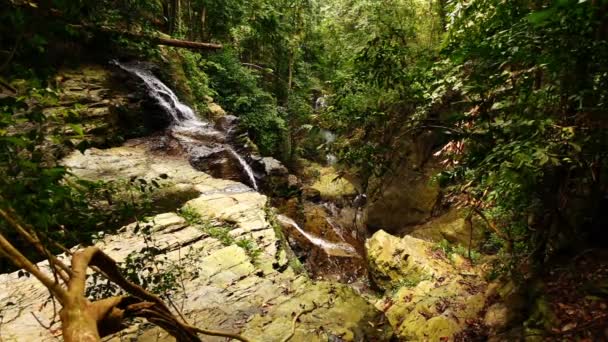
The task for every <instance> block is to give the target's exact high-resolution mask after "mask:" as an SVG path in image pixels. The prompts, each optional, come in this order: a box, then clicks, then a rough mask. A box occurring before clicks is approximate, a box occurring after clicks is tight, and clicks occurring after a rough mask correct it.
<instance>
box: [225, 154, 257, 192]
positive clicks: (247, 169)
mask: <svg viewBox="0 0 608 342" xmlns="http://www.w3.org/2000/svg"><path fill="white" fill-rule="evenodd" d="M228 151H229V152H230V154H232V155H233V156H234V157H235V158H236V160H238V161H239V164H241V168H243V171H244V172H245V173H246V174H247V177H248V178H249V181H250V182H251V185H252V186H253V188H254V189H255V190H256V191H257V190H258V184H257V182H256V181H255V176H254V175H253V170H252V169H251V166H249V164H247V162H246V161H245V159H243V157H241V156H240V155H239V154H238V153H236V151H235V150H234V149H233V148H232V147H228Z"/></svg>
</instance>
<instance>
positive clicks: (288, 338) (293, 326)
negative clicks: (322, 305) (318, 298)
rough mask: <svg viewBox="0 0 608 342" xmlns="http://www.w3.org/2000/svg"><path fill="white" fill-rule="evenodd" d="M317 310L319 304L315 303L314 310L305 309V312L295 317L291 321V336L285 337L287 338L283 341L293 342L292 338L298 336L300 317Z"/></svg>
mask: <svg viewBox="0 0 608 342" xmlns="http://www.w3.org/2000/svg"><path fill="white" fill-rule="evenodd" d="M315 309H317V304H316V303H314V302H313V306H312V308H310V309H305V310H302V311H300V312H298V313H297V314H296V315H295V316H294V317H293V320H292V321H291V332H290V333H289V335H287V336H285V338H284V339H283V340H282V342H287V341H289V340H291V338H292V337H293V335H295V334H296V325H297V324H298V320H299V319H300V316H302V315H305V314H307V313H311V312H313V311H314V310H315Z"/></svg>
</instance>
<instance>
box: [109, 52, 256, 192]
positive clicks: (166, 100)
mask: <svg viewBox="0 0 608 342" xmlns="http://www.w3.org/2000/svg"><path fill="white" fill-rule="evenodd" d="M112 63H113V64H115V65H117V66H118V67H120V68H121V69H123V70H125V71H127V72H129V73H131V74H133V75H135V76H137V77H138V78H139V79H141V80H142V81H143V82H144V84H145V85H146V87H147V88H148V91H149V94H150V96H152V97H153V98H154V99H156V100H157V101H158V103H159V104H160V106H161V107H163V109H164V110H165V111H166V112H167V113H169V114H170V115H171V117H172V118H173V124H174V126H173V127H172V130H173V131H174V132H176V133H196V132H197V131H201V130H203V129H204V130H205V131H206V132H205V134H206V135H209V134H214V133H217V134H219V132H217V131H215V130H213V129H212V128H211V125H210V124H209V123H208V122H203V121H201V119H200V118H199V117H198V116H197V115H196V114H195V113H194V111H193V110H192V108H190V107H188V106H187V105H185V104H183V103H182V102H181V101H180V100H179V98H178V97H177V95H175V93H174V92H173V91H172V90H171V89H170V88H169V87H167V86H166V85H165V84H164V83H163V82H162V81H161V80H159V79H158V78H157V77H156V76H154V74H153V73H151V72H150V71H149V70H146V69H144V68H141V67H138V66H137V65H131V64H121V63H119V62H118V61H112ZM209 130H213V132H209ZM189 140H190V141H189V143H194V142H193V141H192V140H193V139H189ZM224 147H225V148H226V150H227V151H228V152H229V153H230V154H231V155H232V156H233V157H234V158H235V159H236V160H237V161H238V162H239V165H240V166H241V168H242V170H243V172H244V173H245V174H246V175H247V178H248V179H249V182H250V185H251V186H252V187H253V188H254V189H255V190H256V191H257V190H258V184H257V182H256V180H255V176H254V174H253V170H252V169H251V166H249V164H247V162H246V161H245V159H243V157H241V156H240V155H239V154H238V153H236V151H235V150H234V149H233V148H232V147H230V146H228V145H225V146H224ZM191 148H192V146H190V148H189V149H191Z"/></svg>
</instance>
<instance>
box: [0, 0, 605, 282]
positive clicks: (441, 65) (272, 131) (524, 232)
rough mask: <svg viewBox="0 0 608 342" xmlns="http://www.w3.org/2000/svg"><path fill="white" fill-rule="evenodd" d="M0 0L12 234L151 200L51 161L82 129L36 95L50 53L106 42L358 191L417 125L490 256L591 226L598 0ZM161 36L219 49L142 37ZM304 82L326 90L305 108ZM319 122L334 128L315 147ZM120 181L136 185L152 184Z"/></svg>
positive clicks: (274, 151) (69, 57)
mask: <svg viewBox="0 0 608 342" xmlns="http://www.w3.org/2000/svg"><path fill="white" fill-rule="evenodd" d="M0 8H1V11H0V19H1V21H0V89H1V90H2V91H1V92H0V109H1V111H0V172H1V173H2V175H3V177H1V178H0V209H2V213H3V214H2V216H3V217H4V220H2V221H0V234H1V236H4V237H6V238H7V239H8V240H12V241H14V244H15V245H17V246H20V245H21V246H22V245H23V241H21V240H22V239H23V237H22V236H20V235H19V234H18V233H17V232H15V230H14V228H15V224H17V223H10V220H15V221H17V222H20V224H23V225H24V226H25V227H28V228H27V229H28V230H31V232H32V233H35V234H34V235H36V236H37V237H36V239H41V240H44V241H45V242H46V241H47V239H54V240H60V241H61V242H62V243H66V244H75V243H76V242H84V243H90V240H91V237H92V234H93V233H94V232H97V231H99V230H100V227H117V226H118V225H119V224H121V223H124V222H127V221H129V220H134V219H135V218H136V217H137V215H139V213H141V212H142V208H141V206H145V205H148V204H149V203H145V204H141V203H139V204H137V203H133V202H132V201H129V200H124V197H125V196H124V188H125V187H124V184H122V183H92V182H86V181H82V180H78V179H76V178H72V177H70V176H69V175H70V173H69V170H67V169H66V168H64V167H61V166H58V165H57V163H56V161H57V159H58V158H60V157H61V156H62V155H63V154H64V152H65V151H66V150H69V149H73V148H81V149H84V148H86V147H88V146H91V145H93V144H94V143H93V142H90V141H87V138H86V137H85V136H84V134H83V131H82V127H81V126H80V124H79V119H78V108H74V109H73V110H66V111H65V112H63V113H59V114H55V115H52V116H49V115H47V114H46V113H45V112H44V111H43V110H44V108H45V107H46V106H51V105H52V104H54V103H56V101H57V98H56V86H57V84H56V82H57V80H55V79H54V78H53V77H52V76H53V75H54V74H55V72H56V71H57V70H59V69H60V68H62V67H65V66H70V65H77V64H79V63H85V62H87V63H89V62H91V63H92V62H96V63H107V61H109V60H111V59H120V60H147V61H153V62H155V63H157V64H163V63H166V64H171V63H174V62H172V61H169V62H167V59H170V58H168V57H167V56H172V57H173V58H176V59H178V60H179V63H177V64H178V65H177V67H176V66H175V65H172V66H171V67H169V68H163V72H164V73H165V75H164V77H165V78H167V79H171V78H176V77H185V78H186V80H187V82H186V83H187V87H184V88H187V89H182V91H183V93H184V97H186V98H187V99H188V100H189V101H190V102H191V104H192V106H193V107H194V108H197V109H198V111H199V114H200V115H203V116H204V115H206V114H207V113H206V107H205V106H204V105H203V104H204V103H205V101H207V98H208V97H211V98H213V99H214V100H215V101H216V102H218V103H219V104H220V105H222V107H223V108H224V109H225V110H226V111H228V112H229V113H232V114H235V115H237V116H239V117H240V118H241V122H242V124H243V125H244V127H245V128H246V129H247V130H248V132H249V135H250V137H251V138H252V140H253V141H254V142H255V143H256V144H257V146H258V147H259V150H260V151H261V153H262V154H263V155H273V156H275V157H277V158H278V159H280V160H281V161H283V162H284V163H285V164H287V165H289V166H290V167H292V168H294V169H295V168H297V167H298V159H299V158H300V157H309V158H310V157H314V155H315V153H316V152H315V151H316V150H317V149H319V150H321V149H323V148H331V150H332V151H331V152H333V153H335V154H336V155H337V156H338V161H339V167H340V168H341V169H342V170H343V171H344V173H348V174H351V175H354V177H355V178H356V179H357V180H358V183H359V184H360V185H361V186H360V189H359V191H360V192H363V193H369V194H370V195H371V194H381V193H382V185H383V184H382V180H383V179H384V177H386V176H387V175H390V174H391V173H392V172H395V168H397V167H398V166H399V164H400V163H401V161H402V160H403V159H404V158H406V157H407V153H406V152H407V151H408V149H406V148H404V144H414V145H415V144H416V143H417V141H418V140H419V139H421V137H423V136H427V137H428V136H431V137H432V139H431V140H432V142H431V145H432V146H431V147H430V149H429V150H428V151H427V154H429V156H428V157H429V158H436V159H437V160H439V161H440V162H441V163H442V165H443V171H442V172H440V173H439V174H437V176H436V177H435V180H436V181H437V182H439V184H440V185H441V187H442V190H443V193H444V201H445V202H446V203H447V204H449V205H452V206H460V207H463V208H466V209H467V210H468V211H469V212H470V213H471V215H473V216H477V217H479V218H481V219H482V220H484V221H485V223H486V224H487V225H488V227H490V230H491V234H490V235H489V236H488V244H491V245H492V247H491V248H490V249H491V251H492V253H494V254H497V255H498V256H499V258H497V262H496V265H495V267H496V269H497V270H498V271H499V272H497V274H500V275H502V276H505V277H507V278H509V277H510V278H515V277H520V276H522V275H523V276H524V277H523V278H533V276H536V275H537V272H539V271H542V269H543V267H542V266H543V265H545V264H546V263H547V262H550V261H551V260H552V257H554V256H557V255H559V254H561V253H567V252H575V253H576V252H578V251H581V250H583V249H584V248H585V247H587V246H589V245H590V244H596V245H600V246H603V247H605V245H606V243H607V242H608V240H607V239H606V236H605V234H604V233H603V231H602V230H603V229H604V227H605V225H606V222H607V221H606V213H605V208H606V205H607V203H608V200H607V198H608V188H607V185H608V181H607V177H608V171H607V167H608V133H607V130H606V128H607V125H606V122H607V121H606V115H607V109H608V107H607V106H608V103H607V101H608V18H607V16H608V1H606V0H555V1H550V0H512V1H500V0H467V1H465V0H429V1H423V0H388V1H376V0H357V1H356V0H331V1H316V0H295V1H294V0H254V1H238V0H155V1H147V0H82V1H59V0H54V1H35V0H9V1H5V2H4V3H3V4H2V5H1V7H0ZM167 37H171V38H173V39H177V40H181V41H191V42H192V41H193V42H208V43H215V44H221V45H222V47H223V48H222V49H221V51H201V50H197V49H194V50H182V49H177V48H175V49H174V48H167V47H159V45H158V43H159V39H162V38H167ZM167 51H170V52H167ZM174 64H175V63H174ZM176 68H177V69H180V68H181V69H180V70H177V69H176ZM179 75H183V76H179ZM319 97H323V99H324V100H325V101H326V102H327V106H326V107H324V108H316V109H315V101H316V100H317V98H319ZM320 129H327V130H331V131H332V132H334V133H336V134H337V136H338V137H339V138H338V140H337V141H336V142H335V143H334V144H332V145H331V146H330V147H329V146H324V145H323V144H324V141H323V139H321V138H320V133H319V132H320ZM317 152H318V151H317ZM431 154H433V155H432V156H431ZM420 166H421V167H422V166H423V165H420ZM66 177H67V178H66ZM127 183H128V184H129V189H131V188H132V190H131V191H133V192H137V193H138V194H139V195H141V194H144V195H145V194H149V193H151V192H153V191H154V189H155V188H157V187H158V184H155V185H149V184H147V183H144V182H138V181H137V180H131V181H130V182H127ZM139 195H138V196H139ZM146 196H147V195H146ZM144 202H145V201H144ZM18 225H19V224H18ZM76 227H77V228H76ZM3 248H4V247H2V246H0V252H1V251H4V250H3ZM52 250H53V251H57V250H56V249H52ZM31 252H33V251H28V252H27V255H28V256H30V255H29V254H30V253H31ZM1 254H8V253H6V251H4V253H1ZM0 265H1V266H0V268H4V267H6V266H5V265H4V260H2V263H1V264H0ZM20 266H21V265H20ZM518 280H521V279H518Z"/></svg>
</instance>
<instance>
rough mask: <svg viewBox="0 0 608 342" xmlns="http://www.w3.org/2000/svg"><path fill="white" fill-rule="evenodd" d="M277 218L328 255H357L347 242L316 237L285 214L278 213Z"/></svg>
mask: <svg viewBox="0 0 608 342" xmlns="http://www.w3.org/2000/svg"><path fill="white" fill-rule="evenodd" d="M277 219H278V220H279V222H280V223H282V224H285V225H288V226H290V227H292V228H294V229H295V230H297V231H298V232H299V233H300V234H302V236H304V237H305V238H306V239H307V240H308V241H310V243H312V244H313V245H315V246H318V247H321V248H322V249H323V250H325V252H326V253H327V254H328V255H330V256H349V257H359V255H358V253H357V251H356V250H355V248H354V247H353V246H351V245H349V244H347V243H336V242H330V241H327V240H324V239H322V238H320V237H316V236H314V235H312V234H310V233H309V232H307V231H305V230H304V229H302V228H301V227H300V226H299V225H298V224H297V223H296V222H295V221H294V220H292V219H291V218H289V217H287V216H285V215H278V216H277Z"/></svg>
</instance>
